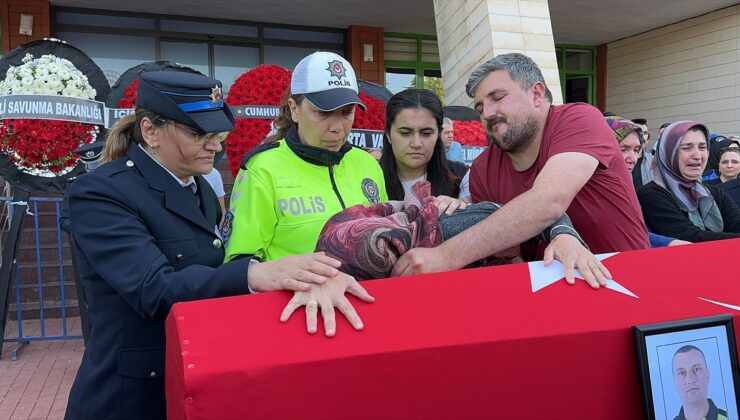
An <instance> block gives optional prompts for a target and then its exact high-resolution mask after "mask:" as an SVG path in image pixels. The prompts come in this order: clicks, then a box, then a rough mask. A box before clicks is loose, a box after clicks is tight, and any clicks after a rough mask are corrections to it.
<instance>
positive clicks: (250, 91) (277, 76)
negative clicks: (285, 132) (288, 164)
mask: <svg viewBox="0 0 740 420" xmlns="http://www.w3.org/2000/svg"><path fill="white" fill-rule="evenodd" d="M290 76H291V72H290V71H288V70H286V69H284V68H282V67H280V66H276V65H272V64H269V65H266V64H263V65H260V66H257V67H255V68H253V69H252V70H249V71H247V72H245V73H243V74H242V75H241V76H239V77H238V78H237V79H236V80H235V81H234V83H233V84H232V85H231V88H230V89H229V94H228V95H227V96H226V100H225V101H226V104H227V105H229V106H232V107H233V106H239V105H267V106H280V102H281V101H282V99H283V95H284V94H285V92H286V91H287V90H288V88H289V86H290ZM271 131H272V120H265V119H258V118H237V119H236V124H235V128H234V130H233V131H232V132H231V133H230V134H229V137H227V138H226V157H227V158H228V160H229V169H230V170H231V174H232V175H233V176H236V173H237V172H239V164H240V163H241V160H242V159H243V158H244V156H245V155H246V154H247V152H249V151H250V150H251V149H252V148H254V147H255V146H257V145H259V144H261V143H262V141H263V140H264V139H265V137H267V136H268V135H269V134H270V132H271Z"/></svg>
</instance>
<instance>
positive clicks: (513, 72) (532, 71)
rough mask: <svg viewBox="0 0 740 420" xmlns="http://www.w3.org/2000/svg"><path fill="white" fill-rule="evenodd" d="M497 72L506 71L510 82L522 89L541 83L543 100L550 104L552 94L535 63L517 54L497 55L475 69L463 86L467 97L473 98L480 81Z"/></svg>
mask: <svg viewBox="0 0 740 420" xmlns="http://www.w3.org/2000/svg"><path fill="white" fill-rule="evenodd" d="M497 70H506V72H507V73H509V77H511V80H513V81H515V82H516V83H518V84H519V86H521V87H522V89H529V88H531V87H532V85H534V84H535V83H537V82H541V83H542V84H543V85H545V98H547V100H548V101H550V102H552V93H551V92H550V89H549V88H548V87H547V83H545V78H544V77H543V76H542V72H541V71H540V68H539V67H538V66H537V63H535V62H534V60H532V59H531V58H529V57H527V56H526V55H524V54H519V53H509V54H502V55H497V56H496V57H494V58H492V59H490V60H488V61H486V62H485V63H483V64H481V65H480V67H478V68H477V69H475V70H474V71H473V73H471V74H470V78H468V83H467V84H466V85H465V92H466V93H467V94H468V96H470V97H471V98H472V97H474V96H475V91H476V89H478V85H479V84H480V82H481V80H483V79H484V78H485V77H486V76H488V75H489V74H491V73H492V72H494V71H497Z"/></svg>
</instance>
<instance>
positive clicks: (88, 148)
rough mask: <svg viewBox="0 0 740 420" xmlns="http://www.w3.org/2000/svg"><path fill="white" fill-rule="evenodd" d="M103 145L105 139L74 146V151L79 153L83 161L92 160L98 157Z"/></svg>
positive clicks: (101, 152)
mask: <svg viewBox="0 0 740 420" xmlns="http://www.w3.org/2000/svg"><path fill="white" fill-rule="evenodd" d="M104 147H105V141H94V142H92V143H90V144H85V145H82V146H80V147H78V148H76V149H75V150H74V152H75V153H77V154H78V155H80V159H82V161H83V162H92V161H95V160H98V159H99V158H100V156H101V155H102V154H103V148H104Z"/></svg>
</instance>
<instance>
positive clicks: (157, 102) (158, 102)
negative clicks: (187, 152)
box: [136, 71, 234, 133]
mask: <svg viewBox="0 0 740 420" xmlns="http://www.w3.org/2000/svg"><path fill="white" fill-rule="evenodd" d="M136 106H137V107H141V108H144V109H146V110H149V111H151V112H153V113H155V114H157V115H160V116H162V117H164V118H166V119H169V120H173V121H177V122H179V123H181V124H184V125H187V126H189V127H192V128H195V129H198V130H200V131H203V132H205V133H216V132H223V131H231V130H233V129H234V115H233V114H232V113H231V110H229V107H228V106H227V105H226V104H225V103H224V98H223V94H222V92H221V82H220V81H218V80H216V79H212V78H210V77H208V76H203V75H202V74H191V73H183V72H179V71H154V72H146V73H142V74H141V76H140V77H139V86H138V89H137V92H136Z"/></svg>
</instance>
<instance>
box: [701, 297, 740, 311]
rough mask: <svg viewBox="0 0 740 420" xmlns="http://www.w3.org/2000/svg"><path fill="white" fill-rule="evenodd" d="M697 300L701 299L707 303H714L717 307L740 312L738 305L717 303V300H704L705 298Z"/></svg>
mask: <svg viewBox="0 0 740 420" xmlns="http://www.w3.org/2000/svg"><path fill="white" fill-rule="evenodd" d="M697 299H701V300H703V301H705V302H709V303H713V304H715V305H719V306H724V307H725V308H730V309H734V310H736V311H740V306H738V305H730V304H729V303H722V302H717V301H716V300H710V299H704V298H703V297H697Z"/></svg>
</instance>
